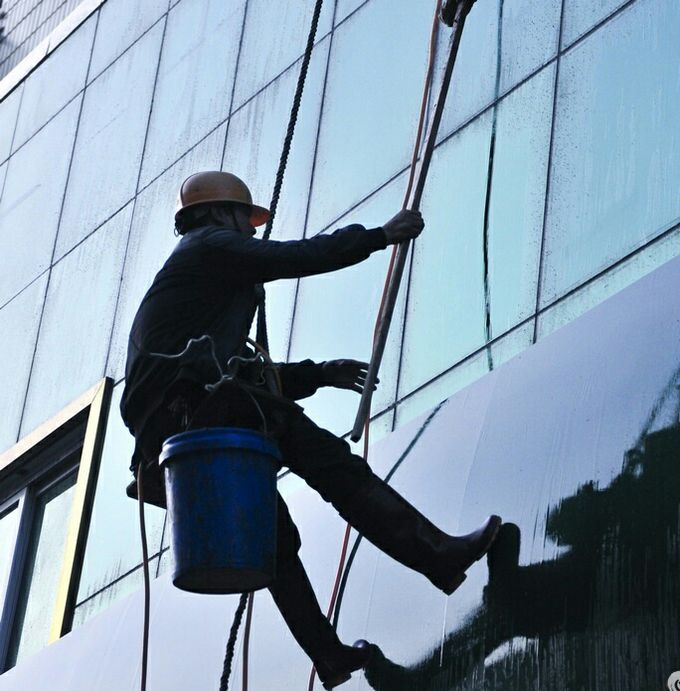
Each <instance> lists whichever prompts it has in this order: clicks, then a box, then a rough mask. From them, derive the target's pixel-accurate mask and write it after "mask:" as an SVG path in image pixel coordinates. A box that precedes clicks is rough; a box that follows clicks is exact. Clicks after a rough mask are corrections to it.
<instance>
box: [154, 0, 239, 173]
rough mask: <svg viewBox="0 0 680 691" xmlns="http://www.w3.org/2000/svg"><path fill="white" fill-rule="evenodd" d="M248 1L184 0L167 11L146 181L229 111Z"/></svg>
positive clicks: (168, 164) (213, 126)
mask: <svg viewBox="0 0 680 691" xmlns="http://www.w3.org/2000/svg"><path fill="white" fill-rule="evenodd" d="M244 5H245V2H244V0H238V2H224V1H223V0H207V1H206V2H193V0H182V2H180V3H179V4H177V5H176V6H175V7H173V9H172V11H171V12H170V14H169V15H168V26H167V30H166V34H165V40H164V43H163V55H162V58H161V63H160V71H159V74H158V83H157V85H156V91H155V93H154V103H153V112H152V113H151V122H150V125H149V138H148V141H147V146H146V150H145V152H144V162H143V165H142V179H141V184H142V186H144V185H147V184H148V183H149V182H150V181H151V180H152V179H153V178H154V177H156V176H157V175H159V174H160V173H162V172H163V170H165V169H166V168H167V167H168V166H170V165H172V164H173V163H174V162H175V161H176V160H177V159H178V158H179V157H180V156H182V154H184V153H185V152H186V151H187V150H188V149H189V147H191V146H193V145H194V144H196V142H197V141H198V140H199V139H201V137H204V136H206V135H207V134H208V133H209V132H210V131H211V130H212V129H214V128H215V127H217V125H219V124H220V122H222V121H223V120H225V119H226V118H227V116H228V115H229V102H230V99H231V92H232V87H233V80H234V70H235V68H236V58H237V55H238V46H239V37H240V35H241V26H242V24H243V11H244Z"/></svg>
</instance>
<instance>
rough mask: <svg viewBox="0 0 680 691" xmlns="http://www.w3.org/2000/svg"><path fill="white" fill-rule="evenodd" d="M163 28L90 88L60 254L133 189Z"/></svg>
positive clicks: (105, 215) (111, 211)
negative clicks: (154, 66)
mask: <svg viewBox="0 0 680 691" xmlns="http://www.w3.org/2000/svg"><path fill="white" fill-rule="evenodd" d="M162 33H163V27H162V26H161V25H157V26H156V27H154V28H153V29H152V30H151V31H150V32H149V33H147V34H146V35H145V36H144V38H143V39H142V40H141V41H139V42H138V43H136V44H135V45H134V46H133V47H132V48H131V49H130V50H129V51H128V52H127V53H125V55H123V56H122V57H121V59H120V60H117V61H116V62H115V63H114V64H113V65H111V67H109V69H107V70H106V72H104V73H103V74H102V75H101V76H99V77H98V78H97V79H95V81H93V82H92V83H91V84H90V85H89V86H88V87H87V91H86V92H85V103H84V104H83V113H82V116H81V118H80V125H79V127H78V140H77V141H76V147H75V151H74V155H73V165H72V168H71V173H70V176H69V182H68V189H67V190H66V200H65V202H64V213H63V217H62V220H61V224H60V226H59V237H58V239H57V254H56V256H57V257H60V256H62V255H63V254H64V253H65V252H66V251H68V250H69V249H70V248H71V247H73V246H74V245H75V244H76V242H78V241H79V240H82V238H83V237H85V236H86V235H87V234H88V233H90V232H92V231H93V230H94V229H95V228H96V227H97V226H98V225H99V224H101V223H103V222H104V221H106V220H107V219H108V218H109V217H110V216H111V215H112V214H114V213H115V212H116V211H118V209H120V208H121V207H122V206H123V205H124V204H125V203H126V202H127V201H129V200H130V199H131V198H132V197H133V196H134V194H135V189H136V183H137V173H138V170H139V164H140V161H141V157H142V147H143V144H144V134H145V132H146V126H147V120H148V116H149V108H150V107H151V92H152V89H153V81H154V69H153V67H151V68H150V67H149V66H150V65H151V66H153V65H155V64H156V61H157V59H158V51H159V50H160V41H161V36H162Z"/></svg>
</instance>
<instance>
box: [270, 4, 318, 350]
mask: <svg viewBox="0 0 680 691" xmlns="http://www.w3.org/2000/svg"><path fill="white" fill-rule="evenodd" d="M322 6H323V0H316V4H315V5H314V13H313V14H312V23H311V26H310V27H309V34H308V35H307V45H306V46H305V53H304V56H303V58H302V65H301V66H300V74H299V75H298V81H297V87H296V89H295V96H294V97H293V105H292V106H291V109H290V116H289V118H288V128H287V129H286V136H285V138H284V141H283V150H282V151H281V158H280V159H279V167H278V170H277V171H276V180H275V182H274V191H273V192H272V199H271V202H270V204H269V214H270V215H269V219H268V220H267V225H266V226H265V229H264V233H263V234H262V239H263V240H269V237H270V236H271V234H272V226H273V225H274V217H275V216H276V210H277V208H278V206H279V197H280V196H281V187H282V186H283V177H284V175H285V174H286V168H287V166H288V156H289V155H290V147H291V144H292V142H293V135H294V134H295V125H296V124H297V119H298V113H299V112H300V103H301V102H302V93H303V91H304V89H305V83H306V81H307V72H308V70H309V63H310V61H311V59H312V51H313V50H314V40H315V38H316V30H317V28H318V26H319V17H320V16H321V8H322ZM265 303H266V296H265V291H264V287H262V289H261V293H260V300H259V303H258V306H257V342H258V343H259V344H260V345H261V346H262V347H263V348H264V349H265V350H269V337H268V335H267V317H266V305H265Z"/></svg>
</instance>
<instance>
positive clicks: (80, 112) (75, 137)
mask: <svg viewBox="0 0 680 691" xmlns="http://www.w3.org/2000/svg"><path fill="white" fill-rule="evenodd" d="M99 17H100V10H97V19H96V24H95V27H94V33H93V38H92V45H91V46H90V57H89V59H88V63H87V70H85V84H87V79H88V77H89V74H90V67H91V66H92V55H93V52H94V43H95V41H96V37H97V30H98V29H99ZM22 96H23V94H22ZM84 104H85V93H84V91H83V95H82V97H81V99H80V106H79V108H78V119H77V120H76V129H75V132H74V134H73V144H72V146H71V155H70V157H69V162H68V169H67V172H66V180H65V182H64V189H63V192H62V196H61V205H60V207H59V218H58V220H57V229H56V232H55V234H54V242H53V244H52V255H51V257H50V268H49V272H48V274H47V281H45V292H44V295H43V300H42V307H41V309H40V318H39V319H38V328H37V330H36V335H35V342H34V344H33V354H32V356H31V366H30V367H29V370H28V377H27V378H26V390H25V392H24V401H23V404H22V407H21V416H20V418H19V428H18V430H17V441H18V440H19V439H20V437H21V426H22V424H23V422H24V416H25V413H26V403H27V401H28V391H29V387H30V385H31V378H32V375H33V369H34V368H35V356H36V353H37V351H38V342H39V340H40V331H41V327H42V323H43V318H44V316H45V304H46V303H47V295H48V291H49V287H50V279H51V278H52V265H53V263H54V255H55V253H56V250H57V240H58V239H59V227H60V225H61V219H62V215H63V213H64V205H65V201H66V191H67V190H68V183H69V178H70V177H71V168H72V166H73V154H74V152H75V149H76V143H77V141H78V131H79V129H80V120H81V118H82V115H83V106H84Z"/></svg>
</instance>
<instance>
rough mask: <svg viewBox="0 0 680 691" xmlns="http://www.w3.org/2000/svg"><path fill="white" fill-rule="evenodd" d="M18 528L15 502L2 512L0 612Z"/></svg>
mask: <svg viewBox="0 0 680 691" xmlns="http://www.w3.org/2000/svg"><path fill="white" fill-rule="evenodd" d="M18 528H19V511H18V510H17V505H16V504H15V505H14V506H12V507H10V508H8V509H6V510H5V511H3V512H0V612H2V607H3V603H4V599H5V588H6V586H7V579H8V578H9V570H10V568H11V566H12V559H13V558H14V550H15V546H16V538H17V529H18Z"/></svg>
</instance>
